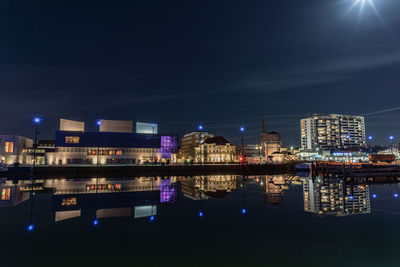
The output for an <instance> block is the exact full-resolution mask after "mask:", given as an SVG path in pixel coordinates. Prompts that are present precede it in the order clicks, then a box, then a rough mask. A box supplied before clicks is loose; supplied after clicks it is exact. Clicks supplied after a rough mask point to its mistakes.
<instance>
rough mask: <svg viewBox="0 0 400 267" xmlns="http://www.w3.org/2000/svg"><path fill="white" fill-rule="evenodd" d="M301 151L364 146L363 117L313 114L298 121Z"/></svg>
mask: <svg viewBox="0 0 400 267" xmlns="http://www.w3.org/2000/svg"><path fill="white" fill-rule="evenodd" d="M300 132H301V147H302V148H303V149H309V150H312V149H316V148H319V149H336V148H349V147H360V146H364V145H365V144H366V139H365V122H364V117H361V116H349V115H339V114H328V115H320V114H313V115H311V116H309V117H307V118H305V119H302V120H300Z"/></svg>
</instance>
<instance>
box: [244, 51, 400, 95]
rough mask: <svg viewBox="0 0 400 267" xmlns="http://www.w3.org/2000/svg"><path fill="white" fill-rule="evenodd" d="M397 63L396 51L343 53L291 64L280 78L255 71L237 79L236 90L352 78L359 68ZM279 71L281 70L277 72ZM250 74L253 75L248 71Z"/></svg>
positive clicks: (399, 58) (265, 89)
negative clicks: (333, 56) (305, 62)
mask: <svg viewBox="0 0 400 267" xmlns="http://www.w3.org/2000/svg"><path fill="white" fill-rule="evenodd" d="M394 64H400V52H398V51H395V52H390V53H382V54H375V55H363V56H356V57H343V58H340V59H334V60H329V61H325V62H317V63H315V64H313V65H302V66H298V67H294V68H292V69H290V70H288V71H287V73H286V74H284V78H275V77H271V75H268V76H269V77H265V76H267V75H266V74H262V73H261V74H258V75H257V76H258V77H259V78H246V79H244V80H242V81H241V82H239V84H240V86H239V87H238V88H237V89H238V90H243V88H245V89H246V90H254V91H259V92H271V91H283V90H296V89H299V88H304V87H310V86H315V85H319V84H327V83H335V82H340V81H343V80H347V79H350V78H353V77H354V76H356V75H357V74H358V73H360V72H362V71H367V70H371V69H376V68H381V67H384V66H389V65H394ZM279 75H281V74H279ZM252 76H254V75H252ZM263 76H264V77H263Z"/></svg>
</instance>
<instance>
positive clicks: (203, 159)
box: [195, 136, 236, 163]
mask: <svg viewBox="0 0 400 267" xmlns="http://www.w3.org/2000/svg"><path fill="white" fill-rule="evenodd" d="M195 149H196V162H200V163H232V162H235V161H236V146H235V145H233V144H232V143H231V142H229V141H228V140H226V139H225V138H224V137H222V136H216V137H212V138H207V139H206V140H205V141H204V142H203V143H202V144H201V145H200V146H198V147H196V148H195Z"/></svg>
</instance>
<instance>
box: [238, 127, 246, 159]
mask: <svg viewBox="0 0 400 267" xmlns="http://www.w3.org/2000/svg"><path fill="white" fill-rule="evenodd" d="M239 130H240V133H241V135H242V149H241V154H242V156H243V136H244V132H245V131H246V129H245V128H244V127H243V126H241V127H240V129H239Z"/></svg>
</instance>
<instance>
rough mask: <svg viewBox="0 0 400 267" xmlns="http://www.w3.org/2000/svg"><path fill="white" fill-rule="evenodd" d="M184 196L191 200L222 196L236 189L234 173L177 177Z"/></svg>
mask: <svg viewBox="0 0 400 267" xmlns="http://www.w3.org/2000/svg"><path fill="white" fill-rule="evenodd" d="M179 181H180V183H181V185H182V186H181V190H182V193H183V195H184V196H185V197H187V198H190V199H193V200H201V199H202V200H204V199H208V198H210V197H212V198H224V197H225V196H227V195H228V194H229V193H230V192H232V191H233V190H235V189H237V178H236V175H210V176H194V177H183V178H180V179H179Z"/></svg>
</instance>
